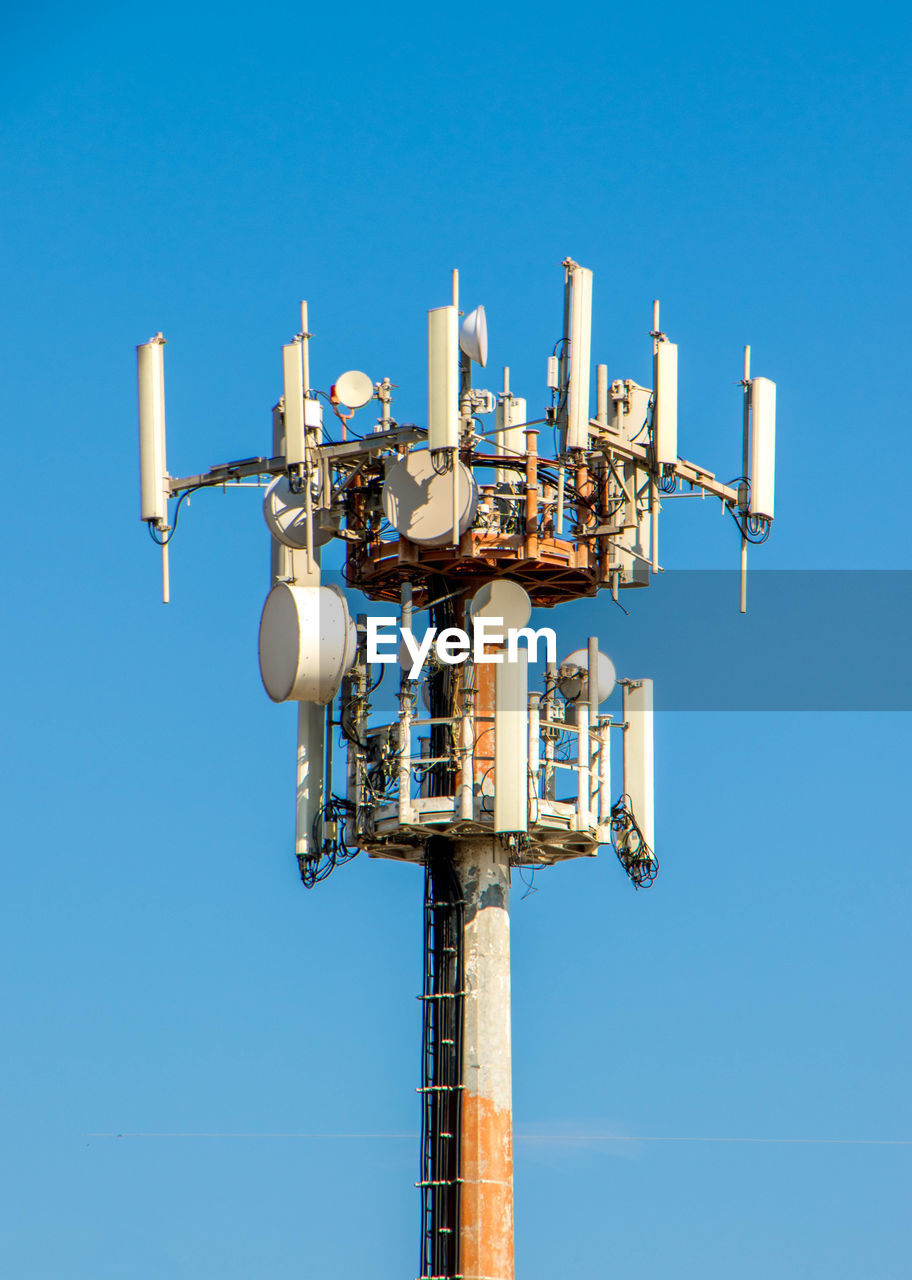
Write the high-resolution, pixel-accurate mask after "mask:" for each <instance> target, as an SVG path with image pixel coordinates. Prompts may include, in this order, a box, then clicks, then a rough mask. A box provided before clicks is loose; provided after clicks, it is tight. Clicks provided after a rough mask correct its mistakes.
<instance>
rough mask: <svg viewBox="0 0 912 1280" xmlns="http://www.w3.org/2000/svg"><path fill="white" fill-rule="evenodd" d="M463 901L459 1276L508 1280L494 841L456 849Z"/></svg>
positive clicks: (504, 1028)
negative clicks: (463, 993)
mask: <svg viewBox="0 0 912 1280" xmlns="http://www.w3.org/2000/svg"><path fill="white" fill-rule="evenodd" d="M453 862H454V866H455V868H456V873H457V875H458V877H459V882H460V885H461V886H462V894H463V901H464V904H465V905H464V906H463V939H462V947H463V952H462V954H463V990H464V992H465V995H464V996H463V1034H462V1045H463V1052H462V1085H463V1088H462V1114H461V1142H460V1177H461V1180H462V1182H461V1187H460V1200H459V1246H460V1247H459V1274H460V1276H461V1277H462V1278H463V1280H513V1275H514V1271H513V1096H512V1094H513V1091H512V1080H511V1054H510V855H509V850H508V849H507V848H506V847H504V845H503V842H502V841H501V840H500V839H498V838H497V837H496V836H477V837H470V838H467V839H463V840H459V841H457V842H456V844H455V848H454V855H453Z"/></svg>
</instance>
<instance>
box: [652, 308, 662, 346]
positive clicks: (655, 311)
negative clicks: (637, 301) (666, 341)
mask: <svg viewBox="0 0 912 1280" xmlns="http://www.w3.org/2000/svg"><path fill="white" fill-rule="evenodd" d="M660 332H661V330H660V329H659V300H658V298H655V299H654V300H653V304H652V336H653V337H654V338H656V337H657V335H658V334H659V333H660Z"/></svg>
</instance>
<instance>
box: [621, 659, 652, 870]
mask: <svg viewBox="0 0 912 1280" xmlns="http://www.w3.org/2000/svg"><path fill="white" fill-rule="evenodd" d="M623 715H624V793H625V795H626V796H627V798H628V799H629V801H630V808H631V811H632V813H633V818H634V821H635V822H636V824H637V826H638V827H639V829H640V833H641V835H642V837H643V839H644V841H645V842H646V844H647V845H648V847H649V848H650V849H651V850H652V851H653V852H654V851H655V778H654V759H653V698H652V681H651V680H630V681H626V682H625V683H624V685H623Z"/></svg>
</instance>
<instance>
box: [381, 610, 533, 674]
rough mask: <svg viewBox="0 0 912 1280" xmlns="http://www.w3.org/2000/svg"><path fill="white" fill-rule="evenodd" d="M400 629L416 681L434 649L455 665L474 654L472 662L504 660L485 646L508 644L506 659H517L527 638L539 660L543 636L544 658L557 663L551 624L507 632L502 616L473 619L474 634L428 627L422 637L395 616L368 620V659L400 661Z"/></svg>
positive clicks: (459, 629)
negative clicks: (419, 637) (540, 642)
mask: <svg viewBox="0 0 912 1280" xmlns="http://www.w3.org/2000/svg"><path fill="white" fill-rule="evenodd" d="M397 630H398V631H399V632H400V633H401V636H402V643H403V644H404V645H405V648H406V651H407V653H408V656H409V657H410V658H411V660H412V665H411V669H410V671H409V676H408V678H409V679H410V680H417V679H418V678H419V676H420V675H421V668H422V667H423V666H424V664H425V662H426V661H427V658H428V655H429V654H430V652H431V649H433V650H434V652H435V653H436V656H437V658H438V660H439V661H440V662H445V663H447V665H448V666H456V665H457V663H460V662H465V661H466V659H467V658H468V657H469V656H470V655H471V657H472V661H473V662H503V661H504V652H503V650H502V649H501V651H500V652H499V653H485V645H503V644H504V643H506V646H507V649H506V661H507V662H516V661H517V658H518V654H519V642H520V640H525V642H526V647H527V649H528V652H529V661H530V662H538V642H539V640H542V639H544V642H545V661H546V662H557V637H556V636H555V634H554V631H553V630H552V629H551V627H539V629H538V630H537V631H536V630H535V629H534V628H533V627H509V628H507V630H506V631H504V625H503V618H473V619H472V636H471V638H470V637H469V633H468V632H467V631H463V629H462V627H444V629H443V630H442V631H440V632H438V631H437V628H436V627H428V628H427V630H426V631H425V633H424V635H423V636H422V638H421V639H420V640H419V639H418V637H417V636H416V635H415V633H414V632H413V631H412V629H411V628H410V627H400V626H399V625H398V621H397V619H396V618H371V617H369V618H368V619H367V660H368V662H398V661H399V644H398V642H397V639H396V635H395V632H396V631H397Z"/></svg>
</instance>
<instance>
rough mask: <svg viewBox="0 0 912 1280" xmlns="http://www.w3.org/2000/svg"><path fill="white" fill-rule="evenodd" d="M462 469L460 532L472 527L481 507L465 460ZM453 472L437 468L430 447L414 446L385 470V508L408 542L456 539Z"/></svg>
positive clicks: (436, 542) (431, 544)
mask: <svg viewBox="0 0 912 1280" xmlns="http://www.w3.org/2000/svg"><path fill="white" fill-rule="evenodd" d="M456 465H457V466H458V468H459V474H458V480H457V485H456V489H457V501H458V512H459V522H458V523H459V533H460V535H462V534H463V533H465V531H466V529H468V528H470V527H471V524H472V521H473V520H474V519H475V508H476V507H477V506H478V485H477V484H476V482H475V478H474V476H473V475H472V473H471V471H470V470H469V468H468V467H467V466H465V464H464V463H462V462H458V463H457V464H456ZM453 488H454V486H453V472H452V470H450V471H437V470H436V468H435V466H434V463H433V460H432V459H431V453H430V450H429V449H413V450H412V451H411V453H407V454H406V455H405V457H404V458H400V459H399V461H398V462H397V463H396V464H395V465H394V466H392V467H390V469H389V471H387V473H386V480H385V481H384V483H383V511H384V514H385V516H386V518H387V520H388V521H389V522H390V524H391V525H392V526H393V528H394V529H395V530H396V532H397V533H399V534H401V536H402V537H403V538H408V540H409V542H417V543H418V545H419V546H422V547H444V546H446V545H447V543H448V542H451V541H452V538H453Z"/></svg>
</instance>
